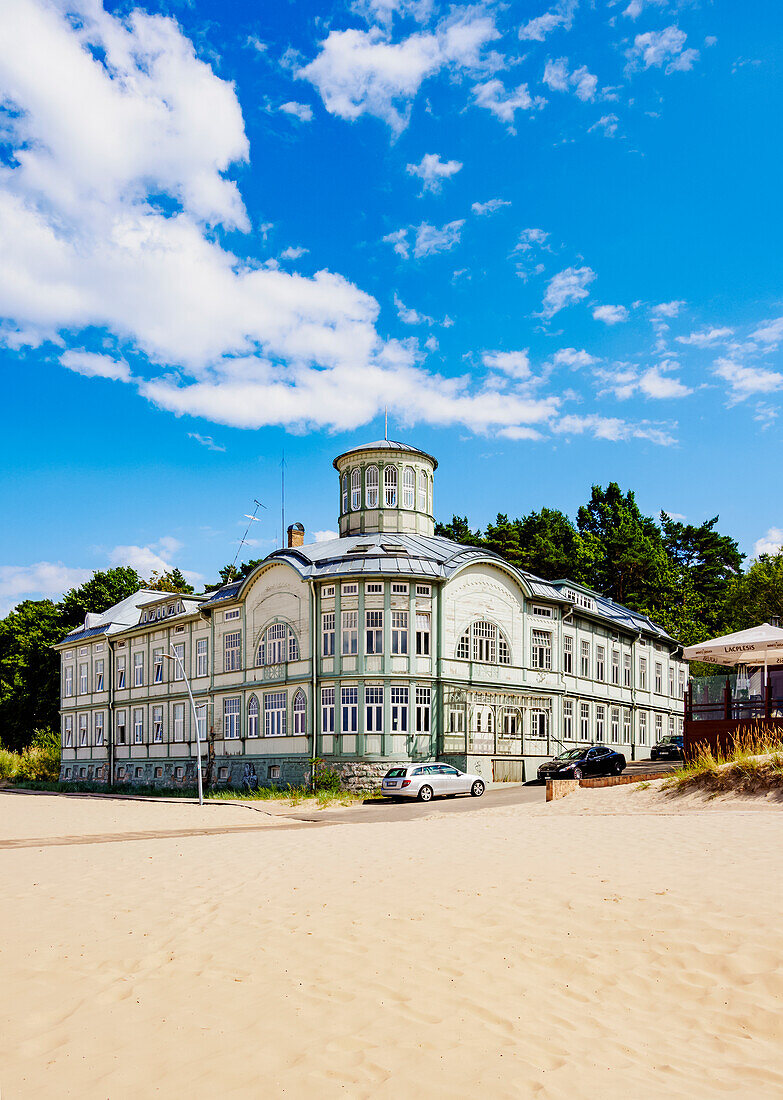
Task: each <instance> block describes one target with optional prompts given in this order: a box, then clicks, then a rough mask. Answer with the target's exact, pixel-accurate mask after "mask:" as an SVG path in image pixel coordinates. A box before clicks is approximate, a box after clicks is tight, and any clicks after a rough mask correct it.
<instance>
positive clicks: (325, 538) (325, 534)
mask: <svg viewBox="0 0 783 1100" xmlns="http://www.w3.org/2000/svg"><path fill="white" fill-rule="evenodd" d="M339 537H340V536H339V534H338V533H337V531H313V542H333V541H334V540H335V539H339Z"/></svg>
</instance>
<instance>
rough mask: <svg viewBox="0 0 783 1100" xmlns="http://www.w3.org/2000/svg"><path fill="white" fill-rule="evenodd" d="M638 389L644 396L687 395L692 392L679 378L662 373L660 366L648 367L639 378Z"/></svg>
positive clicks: (669, 396)
mask: <svg viewBox="0 0 783 1100" xmlns="http://www.w3.org/2000/svg"><path fill="white" fill-rule="evenodd" d="M639 390H640V391H641V392H642V393H643V394H644V395H645V397H654V398H660V399H664V398H672V397H687V396H688V394H691V393H693V390H692V389H689V388H688V386H686V385H684V384H683V383H682V382H681V381H680V380H679V378H672V377H671V375H669V374H664V373H663V370H662V368H661V367H650V369H649V370H646V371H644V372H643V373H642V374H641V376H640V378H639Z"/></svg>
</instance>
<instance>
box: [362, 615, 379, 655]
mask: <svg viewBox="0 0 783 1100" xmlns="http://www.w3.org/2000/svg"><path fill="white" fill-rule="evenodd" d="M364 652H365V653H366V654H367V656H368V657H370V656H373V657H375V656H378V655H379V654H381V653H383V611H381V610H379V609H377V608H370V609H368V610H366V611H365V612H364Z"/></svg>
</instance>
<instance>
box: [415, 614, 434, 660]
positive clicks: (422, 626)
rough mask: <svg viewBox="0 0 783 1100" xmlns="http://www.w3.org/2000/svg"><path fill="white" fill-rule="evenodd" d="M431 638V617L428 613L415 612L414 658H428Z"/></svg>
mask: <svg viewBox="0 0 783 1100" xmlns="http://www.w3.org/2000/svg"><path fill="white" fill-rule="evenodd" d="M431 638H432V615H431V614H430V612H429V611H417V612H416V656H417V657H429V656H430V643H431Z"/></svg>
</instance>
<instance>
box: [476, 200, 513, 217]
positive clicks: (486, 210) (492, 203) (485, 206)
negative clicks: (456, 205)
mask: <svg viewBox="0 0 783 1100" xmlns="http://www.w3.org/2000/svg"><path fill="white" fill-rule="evenodd" d="M504 206H511V203H510V202H509V201H508V199H487V201H486V202H474V203H473V204H472V205H471V207H470V209H471V210H472V211H473V213H474V214H477V215H478V216H479V217H482V216H483V215H484V214H496V213H497V212H498V210H502V209H503V207H504Z"/></svg>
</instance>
